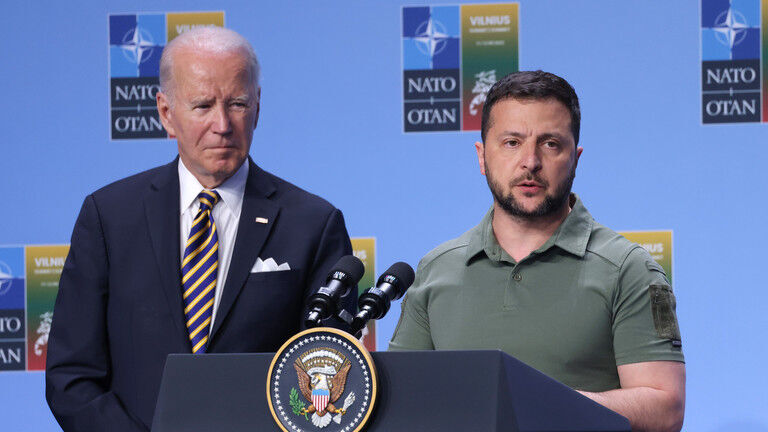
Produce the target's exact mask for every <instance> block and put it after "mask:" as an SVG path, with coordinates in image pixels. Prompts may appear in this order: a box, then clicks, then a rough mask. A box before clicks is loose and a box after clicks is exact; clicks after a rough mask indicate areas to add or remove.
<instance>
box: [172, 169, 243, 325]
mask: <svg viewBox="0 0 768 432" xmlns="http://www.w3.org/2000/svg"><path fill="white" fill-rule="evenodd" d="M247 178H248V159H247V158H246V160H245V161H244V162H243V165H241V166H240V168H239V169H238V170H237V172H235V174H234V175H233V176H232V177H230V178H228V179H227V181H225V182H224V183H222V184H221V185H220V186H219V187H217V188H215V189H213V190H214V191H216V192H218V193H219V196H221V199H220V200H219V202H218V203H217V204H216V205H215V206H214V207H213V220H214V223H215V224H216V235H217V237H218V239H219V251H218V253H219V267H218V269H217V274H216V290H215V293H214V300H213V315H212V316H211V329H213V323H214V322H216V311H217V310H218V309H219V302H220V301H221V293H222V290H223V289H224V283H225V282H226V281H227V272H228V271H229V263H230V262H231V261H232V249H234V247H235V239H236V238H237V225H238V222H239V221H240V212H241V210H242V209H243V194H244V193H245V180H246V179H247ZM204 189H205V188H204V187H203V185H201V184H200V182H199V181H197V179H196V178H195V176H194V175H192V173H191V172H189V170H188V169H187V167H186V166H184V163H183V162H182V161H181V159H179V195H180V201H179V203H180V222H181V236H180V238H179V245H180V248H181V254H180V255H179V256H180V258H181V261H183V260H184V250H185V249H186V244H187V239H188V238H189V231H190V230H191V229H192V222H193V221H194V220H195V216H196V215H197V212H198V210H200V201H199V200H198V199H197V196H198V195H199V194H200V192H202V191H203V190H204ZM179 268H181V262H179ZM179 289H182V288H181V287H179Z"/></svg>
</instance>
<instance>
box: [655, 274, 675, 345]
mask: <svg viewBox="0 0 768 432" xmlns="http://www.w3.org/2000/svg"><path fill="white" fill-rule="evenodd" d="M648 291H649V292H650V294H651V311H652V313H653V324H654V326H655V327H656V333H657V334H658V335H659V337H660V338H663V339H669V340H671V341H672V344H673V345H675V346H681V345H682V342H681V337H680V327H679V326H678V324H677V315H676V314H675V307H676V302H675V294H674V293H673V292H672V288H670V287H669V286H667V285H660V284H659V285H650V286H649V289H648Z"/></svg>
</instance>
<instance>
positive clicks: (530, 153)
mask: <svg viewBox="0 0 768 432" xmlns="http://www.w3.org/2000/svg"><path fill="white" fill-rule="evenodd" d="M521 156H522V166H523V168H525V169H527V170H528V171H531V172H536V171H538V170H540V169H541V157H540V155H539V147H538V146H537V145H525V146H523V154H522V155H521Z"/></svg>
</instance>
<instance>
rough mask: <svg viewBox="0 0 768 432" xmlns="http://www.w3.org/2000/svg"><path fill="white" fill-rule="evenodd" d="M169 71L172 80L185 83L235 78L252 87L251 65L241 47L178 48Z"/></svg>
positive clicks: (252, 72)
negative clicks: (227, 49)
mask: <svg viewBox="0 0 768 432" xmlns="http://www.w3.org/2000/svg"><path fill="white" fill-rule="evenodd" d="M171 73H172V75H173V79H174V80H176V81H178V82H186V84H190V83H195V82H204V81H215V82H220V81H224V80H234V79H237V80H240V81H243V83H244V84H248V85H249V87H251V88H253V87H254V76H253V74H254V71H253V67H252V65H251V63H250V61H249V59H248V55H247V54H246V53H245V52H243V50H241V49H232V50H229V51H201V50H195V49H191V48H186V47H183V48H180V49H179V50H178V52H176V53H174V61H173V68H172V70H171Z"/></svg>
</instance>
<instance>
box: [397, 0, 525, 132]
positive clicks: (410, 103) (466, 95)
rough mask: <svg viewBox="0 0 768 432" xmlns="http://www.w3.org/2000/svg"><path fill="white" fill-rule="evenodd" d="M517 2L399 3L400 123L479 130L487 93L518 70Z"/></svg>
mask: <svg viewBox="0 0 768 432" xmlns="http://www.w3.org/2000/svg"><path fill="white" fill-rule="evenodd" d="M518 9H519V8H518V4H517V3H497V4H472V5H461V6H412V7H403V23H402V25H403V31H402V43H403V129H404V131H405V132H435V131H459V130H465V131H470V130H471V131H475V130H480V117H481V114H482V108H483V103H484V102H485V94H486V93H487V92H488V90H489V89H490V88H491V86H492V85H493V84H494V83H495V82H496V80H497V79H498V78H501V77H503V76H504V75H506V74H508V73H511V72H516V71H517V70H518Z"/></svg>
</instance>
